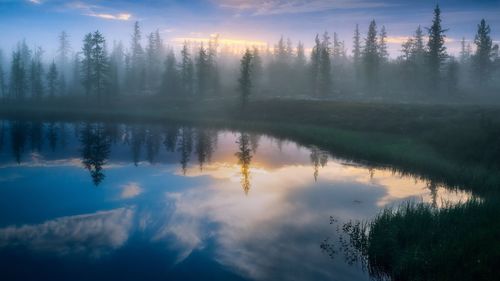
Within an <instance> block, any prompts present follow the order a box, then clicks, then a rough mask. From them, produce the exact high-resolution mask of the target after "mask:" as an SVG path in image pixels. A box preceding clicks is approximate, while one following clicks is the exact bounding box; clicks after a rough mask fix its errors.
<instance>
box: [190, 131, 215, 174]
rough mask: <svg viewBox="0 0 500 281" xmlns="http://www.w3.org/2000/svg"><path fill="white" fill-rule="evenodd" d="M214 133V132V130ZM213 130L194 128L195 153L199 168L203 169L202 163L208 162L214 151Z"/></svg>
mask: <svg viewBox="0 0 500 281" xmlns="http://www.w3.org/2000/svg"><path fill="white" fill-rule="evenodd" d="M215 134H216V132H215ZM216 142H217V139H216V138H215V139H214V132H213V131H211V130H207V129H201V128H200V129H196V145H195V146H196V154H197V155H198V164H199V165H200V170H203V165H204V164H205V163H207V162H210V160H211V158H212V154H213V153H214V151H215V143H216Z"/></svg>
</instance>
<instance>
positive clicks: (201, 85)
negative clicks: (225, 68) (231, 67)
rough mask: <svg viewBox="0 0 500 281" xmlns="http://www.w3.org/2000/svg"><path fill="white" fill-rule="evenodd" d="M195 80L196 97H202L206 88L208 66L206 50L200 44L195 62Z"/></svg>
mask: <svg viewBox="0 0 500 281" xmlns="http://www.w3.org/2000/svg"><path fill="white" fill-rule="evenodd" d="M196 70H197V73H196V76H197V77H196V78H197V82H198V95H199V96H200V97H204V96H205V94H206V92H207V90H208V89H207V88H208V81H209V80H208V78H209V71H210V66H209V64H208V54H207V50H206V49H205V48H204V47H203V44H201V47H200V50H199V52H198V58H197V62H196Z"/></svg>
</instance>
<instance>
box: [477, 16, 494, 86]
mask: <svg viewBox="0 0 500 281" xmlns="http://www.w3.org/2000/svg"><path fill="white" fill-rule="evenodd" d="M490 32H491V29H490V26H489V25H488V24H486V21H485V20H484V19H482V20H481V22H480V23H479V25H478V26H477V34H476V36H475V38H474V44H475V45H476V53H475V54H474V57H473V63H474V73H475V75H476V79H477V80H476V81H477V84H478V85H479V86H480V87H484V86H486V85H487V83H488V80H489V79H490V76H491V70H492V66H493V40H491V37H490Z"/></svg>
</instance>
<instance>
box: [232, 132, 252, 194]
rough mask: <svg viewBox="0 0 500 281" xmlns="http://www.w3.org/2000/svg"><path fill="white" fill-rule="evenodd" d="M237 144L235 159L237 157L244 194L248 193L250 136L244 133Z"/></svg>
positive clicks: (250, 152) (250, 151) (250, 153)
mask: <svg viewBox="0 0 500 281" xmlns="http://www.w3.org/2000/svg"><path fill="white" fill-rule="evenodd" d="M236 143H237V144H238V148H239V151H238V152H236V154H235V155H236V157H238V164H239V165H241V168H240V170H241V186H242V188H243V191H245V194H248V192H249V191H250V187H251V183H250V163H251V161H252V149H251V148H250V146H251V144H250V135H249V134H246V133H241V134H240V137H239V138H238V140H237V141H236Z"/></svg>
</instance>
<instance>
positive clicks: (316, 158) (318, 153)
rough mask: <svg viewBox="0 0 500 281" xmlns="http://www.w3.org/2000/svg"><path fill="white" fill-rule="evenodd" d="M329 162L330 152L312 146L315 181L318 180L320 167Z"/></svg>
mask: <svg viewBox="0 0 500 281" xmlns="http://www.w3.org/2000/svg"><path fill="white" fill-rule="evenodd" d="M327 163H328V152H326V151H324V150H321V149H319V148H318V147H316V146H312V147H311V164H312V165H313V168H314V181H318V176H319V168H320V167H322V168H323V167H325V166H326V164H327Z"/></svg>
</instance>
